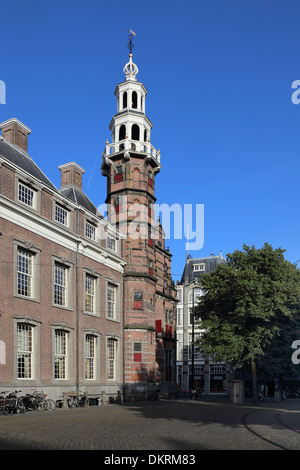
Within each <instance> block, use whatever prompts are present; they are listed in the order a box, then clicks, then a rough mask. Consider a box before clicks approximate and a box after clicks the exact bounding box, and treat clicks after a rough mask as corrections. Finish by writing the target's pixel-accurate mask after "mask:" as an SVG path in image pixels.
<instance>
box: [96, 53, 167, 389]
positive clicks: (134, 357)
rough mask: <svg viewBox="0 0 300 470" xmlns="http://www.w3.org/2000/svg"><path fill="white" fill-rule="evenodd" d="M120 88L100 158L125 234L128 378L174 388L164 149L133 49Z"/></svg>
mask: <svg viewBox="0 0 300 470" xmlns="http://www.w3.org/2000/svg"><path fill="white" fill-rule="evenodd" d="M123 71H124V73H125V80H124V81H123V82H122V83H120V84H118V85H117V86H116V89H115V96H116V100H117V113H116V114H115V115H114V116H113V117H112V119H111V122H110V125H109V129H110V131H111V143H109V142H108V141H107V142H106V146H105V150H104V153H103V156H102V166H101V171H102V175H104V176H106V178H107V199H106V203H107V210H108V219H109V221H110V222H111V223H113V224H115V225H116V227H117V228H118V229H119V230H120V231H121V232H122V233H123V234H124V235H125V237H126V238H125V240H124V241H123V257H124V258H125V260H126V266H125V275H124V276H125V278H124V305H123V308H124V383H125V390H126V391H127V393H128V394H130V393H133V392H135V393H140V394H146V395H147V393H149V392H151V390H153V389H154V388H155V387H157V386H158V387H159V388H160V389H161V390H164V389H165V390H168V391H171V390H172V389H173V388H174V382H175V331H174V330H175V303H176V299H175V289H174V284H173V281H172V278H171V256H172V255H171V254H170V252H169V249H168V248H166V247H165V240H164V232H163V228H162V226H161V224H160V222H159V220H156V218H155V213H154V204H155V202H156V198H155V180H156V176H157V174H158V173H159V171H160V169H161V162H160V151H159V150H156V149H155V148H154V147H153V145H152V144H151V140H150V137H151V130H152V123H151V121H150V120H149V118H148V117H147V115H146V113H145V102H146V95H147V90H146V88H145V86H144V85H143V84H142V83H141V82H139V81H137V78H136V76H137V73H138V67H137V66H136V64H134V63H133V56H132V48H130V54H129V62H128V63H126V65H125V67H124V69H123Z"/></svg>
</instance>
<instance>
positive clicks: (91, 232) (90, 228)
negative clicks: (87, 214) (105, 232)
mask: <svg viewBox="0 0 300 470" xmlns="http://www.w3.org/2000/svg"><path fill="white" fill-rule="evenodd" d="M85 236H86V237H88V238H90V239H91V240H95V239H96V227H95V225H94V224H91V223H90V222H86V224H85Z"/></svg>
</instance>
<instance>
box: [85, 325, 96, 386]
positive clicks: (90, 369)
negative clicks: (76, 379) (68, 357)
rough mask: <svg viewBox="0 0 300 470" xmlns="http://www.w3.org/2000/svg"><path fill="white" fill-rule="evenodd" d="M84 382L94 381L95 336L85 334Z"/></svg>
mask: <svg viewBox="0 0 300 470" xmlns="http://www.w3.org/2000/svg"><path fill="white" fill-rule="evenodd" d="M84 353H85V358H84V362H85V371H84V374H85V375H84V378H85V380H88V381H90V380H95V379H96V359H97V356H96V355H97V336H95V335H93V334H89V333H87V334H86V335H85V341H84Z"/></svg>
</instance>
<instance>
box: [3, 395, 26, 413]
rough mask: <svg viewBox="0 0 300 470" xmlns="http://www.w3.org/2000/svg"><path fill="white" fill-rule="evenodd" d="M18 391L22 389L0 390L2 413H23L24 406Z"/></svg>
mask: <svg viewBox="0 0 300 470" xmlns="http://www.w3.org/2000/svg"><path fill="white" fill-rule="evenodd" d="M20 392H22V390H15V392H9V391H4V392H1V393H2V395H1V397H0V409H1V413H2V414H5V415H12V414H13V413H25V411H26V408H25V406H24V402H23V397H19V396H18V393H20Z"/></svg>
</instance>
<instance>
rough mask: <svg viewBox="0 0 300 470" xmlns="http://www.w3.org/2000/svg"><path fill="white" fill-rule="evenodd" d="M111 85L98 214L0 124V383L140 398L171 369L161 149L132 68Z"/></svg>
mask: <svg viewBox="0 0 300 470" xmlns="http://www.w3.org/2000/svg"><path fill="white" fill-rule="evenodd" d="M124 72H125V80H124V82H122V83H120V84H119V85H117V87H116V90H115V95H116V99H117V113H116V114H115V115H114V116H113V117H112V120H111V123H110V126H109V128H110V130H111V136H112V143H111V144H109V143H108V142H107V143H106V146H105V151H104V154H103V158H102V166H101V172H102V174H103V175H104V176H105V177H106V178H107V200H106V203H107V207H108V217H107V219H105V218H104V217H103V215H102V214H100V213H99V212H98V210H97V208H96V207H95V206H94V204H93V203H92V202H91V201H90V200H89V198H88V197H87V196H86V194H85V193H84V192H83V189H82V178H83V174H84V170H83V169H82V168H81V167H80V166H79V165H78V164H77V163H75V162H69V163H65V164H62V165H61V166H60V167H59V170H60V172H61V186H60V188H59V189H58V188H56V187H55V186H54V185H53V184H52V182H51V181H50V180H49V179H48V178H47V177H46V176H45V174H44V173H43V172H42V171H41V169H40V168H39V167H38V166H37V164H36V163H35V162H34V161H33V159H32V158H31V156H30V155H29V153H28V136H29V134H30V133H31V130H30V129H29V128H28V127H27V126H26V125H24V124H23V123H21V122H20V121H19V120H17V119H9V120H8V121H5V122H3V123H2V124H0V129H1V130H2V136H1V137H0V288H1V299H0V386H1V387H2V389H5V390H8V389H11V390H15V389H20V390H22V392H23V393H30V392H31V391H32V389H34V388H38V389H41V388H42V389H43V391H44V392H45V393H47V394H48V396H49V397H51V398H53V399H56V400H57V399H59V398H61V397H62V394H63V392H67V391H81V392H86V393H88V394H90V395H92V394H94V395H100V394H101V393H102V392H105V394H106V396H107V397H109V396H115V395H116V394H117V393H118V392H119V391H125V393H127V396H128V397H129V399H130V397H131V396H132V395H133V394H135V393H137V394H139V395H140V396H141V397H147V396H148V394H149V393H150V392H151V391H152V390H154V389H156V388H157V386H159V388H160V389H162V390H166V391H168V392H171V391H172V390H174V384H175V376H176V367H175V360H176V342H175V311H176V309H175V305H176V302H177V299H176V291H175V286H174V284H173V281H172V278H171V257H172V256H171V253H170V251H169V249H168V248H167V247H166V246H165V239H164V232H163V228H162V226H161V223H160V221H159V220H156V217H155V213H154V203H155V201H156V198H155V178H156V175H157V173H158V172H159V171H160V169H161V163H160V152H159V151H157V150H156V149H155V148H154V147H153V146H152V144H151V142H150V135H151V129H152V123H151V121H150V120H149V118H148V117H147V116H146V114H145V99H146V95H147V90H146V88H145V87H144V85H143V84H142V83H140V82H138V81H137V79H136V75H137V72H138V69H137V66H136V65H135V64H134V63H133V61H132V54H130V57H129V62H128V63H127V64H126V65H125V67H124Z"/></svg>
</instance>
